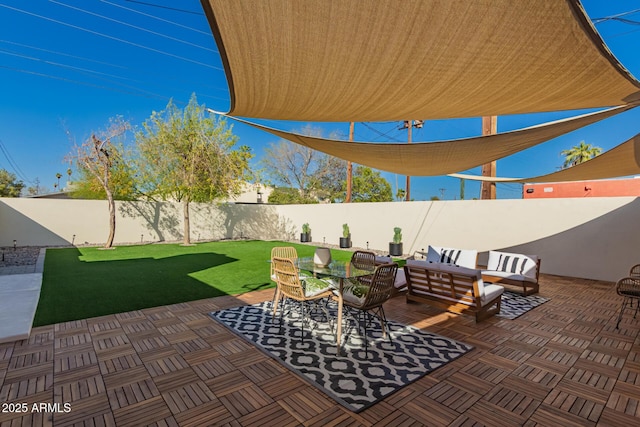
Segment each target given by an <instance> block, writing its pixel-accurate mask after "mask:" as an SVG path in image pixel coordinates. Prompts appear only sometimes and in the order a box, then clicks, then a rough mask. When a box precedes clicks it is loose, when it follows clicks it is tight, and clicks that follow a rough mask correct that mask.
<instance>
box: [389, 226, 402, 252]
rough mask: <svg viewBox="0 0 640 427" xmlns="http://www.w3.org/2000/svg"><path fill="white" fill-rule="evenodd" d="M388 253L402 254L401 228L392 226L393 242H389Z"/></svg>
mask: <svg viewBox="0 0 640 427" xmlns="http://www.w3.org/2000/svg"><path fill="white" fill-rule="evenodd" d="M389 255H392V256H402V228H400V227H394V228H393V242H389Z"/></svg>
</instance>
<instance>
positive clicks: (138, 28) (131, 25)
mask: <svg viewBox="0 0 640 427" xmlns="http://www.w3.org/2000/svg"><path fill="white" fill-rule="evenodd" d="M49 2H50V3H53V4H57V5H59V6H63V7H67V8H69V9H72V10H77V11H78V12H82V13H86V14H87V15H91V16H95V17H98V18H102V19H105V20H107V21H111V22H115V23H117V24H120V25H124V26H126V27H130V28H134V29H136V30H139V31H144V32H147V33H149V34H153V35H154V36H158V37H163V38H165V39H167V40H173V41H175V42H178V43H183V44H186V45H188V46H193V47H197V48H198V49H202V50H206V51H209V52H214V53H218V51H217V50H216V49H211V48H209V47H205V46H200V45H198V44H195V43H191V42H188V41H186V40H182V39H179V38H177V37H171V36H168V35H166V34H162V33H159V32H157V31H152V30H149V29H147V28H143V27H139V26H137V25H133V24H129V23H128V22H124V21H120V20H117V19H113V18H109V17H108V16H104V15H101V14H99V13H95V12H91V11H88V10H85V9H81V8H79V7H75V6H71V5H69V4H66V3H62V2H59V1H56V0H49Z"/></svg>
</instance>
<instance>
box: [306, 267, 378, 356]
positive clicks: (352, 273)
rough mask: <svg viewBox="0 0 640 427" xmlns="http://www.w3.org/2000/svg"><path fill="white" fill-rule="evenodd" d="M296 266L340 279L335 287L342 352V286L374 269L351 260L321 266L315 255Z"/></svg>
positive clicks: (339, 339)
mask: <svg viewBox="0 0 640 427" xmlns="http://www.w3.org/2000/svg"><path fill="white" fill-rule="evenodd" d="M295 264H296V267H297V268H298V269H299V270H303V271H308V272H309V273H313V275H314V276H325V277H332V278H334V279H338V286H335V287H334V289H335V290H336V291H337V293H336V296H337V297H338V322H337V323H338V324H337V327H336V352H337V354H340V353H341V352H342V307H343V304H344V299H343V297H342V288H343V286H344V279H351V278H355V277H362V276H368V275H371V274H373V273H374V269H373V268H372V269H360V268H357V267H356V266H355V265H353V264H352V263H351V261H336V260H333V261H331V264H329V265H328V266H326V267H320V266H318V265H316V264H314V262H313V257H303V258H298V259H297V260H296V262H295Z"/></svg>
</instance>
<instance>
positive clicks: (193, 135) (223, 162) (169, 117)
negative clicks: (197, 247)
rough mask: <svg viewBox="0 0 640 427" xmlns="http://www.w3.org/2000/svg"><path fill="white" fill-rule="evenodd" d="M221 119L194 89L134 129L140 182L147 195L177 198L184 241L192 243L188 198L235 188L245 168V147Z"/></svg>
mask: <svg viewBox="0 0 640 427" xmlns="http://www.w3.org/2000/svg"><path fill="white" fill-rule="evenodd" d="M237 141H238V137H237V136H235V135H234V134H233V133H232V131H231V127H229V126H227V123H226V121H225V120H224V119H216V118H215V117H214V116H209V115H206V114H205V108H204V106H201V105H198V101H197V99H196V96H195V94H194V95H192V96H191V99H190V100H189V104H188V105H187V106H186V107H185V109H184V111H183V110H180V109H179V108H178V107H176V105H175V104H174V103H173V101H169V103H168V104H167V107H166V109H165V110H163V111H160V112H155V111H154V112H153V113H152V114H151V117H149V119H147V120H146V121H145V123H144V124H143V130H142V131H140V132H138V133H137V135H136V145H137V147H138V153H139V159H138V160H139V167H138V170H139V173H140V176H139V178H140V179H139V188H140V189H141V190H142V191H143V192H144V193H145V194H146V195H147V196H148V197H150V198H156V197H159V198H161V199H163V200H167V199H173V200H176V201H178V202H182V206H183V216H184V236H183V243H184V244H185V245H187V244H190V243H191V232H190V224H189V204H190V203H191V202H207V201H212V200H215V199H217V198H221V197H227V196H229V195H230V194H234V195H236V194H239V193H240V191H241V186H242V184H243V183H244V180H245V178H247V174H248V172H249V160H250V159H251V157H252V155H251V152H250V149H249V147H246V146H241V147H239V149H234V146H235V145H236V143H237Z"/></svg>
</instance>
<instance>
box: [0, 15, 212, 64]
mask: <svg viewBox="0 0 640 427" xmlns="http://www.w3.org/2000/svg"><path fill="white" fill-rule="evenodd" d="M0 7H4V8H5V9H10V10H13V11H15V12H20V13H24V14H26V15H30V16H34V17H36V18H40V19H44V20H46V21H50V22H54V23H56V24H60V25H64V26H67V27H70V28H74V29H76V30H80V31H85V32H87V33H90V34H94V35H97V36H100V37H105V38H108V39H111V40H115V41H118V42H121V43H125V44H128V45H131V46H135V47H139V48H141V49H146V50H149V51H151V52H155V53H159V54H161V55H166V56H170V57H172V58H176V59H181V60H183V61H187V62H191V63H193V64H198V65H202V66H203V67H207V68H212V69H214V70H221V71H222V68H220V67H216V66H214V65H211V64H205V63H204V62H199V61H195V60H193V59H189V58H185V57H183V56H179V55H174V54H172V53H169V52H165V51H162V50H158V49H154V48H152V47H148V46H144V45H141V44H138V43H133V42H130V41H128V40H123V39H120V38H117V37H113V36H110V35H108V34H103V33H99V32H97V31H93V30H89V29H87V28H82V27H79V26H77V25H73V24H68V23H66V22H63V21H58V20H56V19H53V18H48V17H46V16H42V15H38V14H36V13H33V12H28V11H26V10H22V9H18V8H15V7H11V6H7V5H5V4H0Z"/></svg>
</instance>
